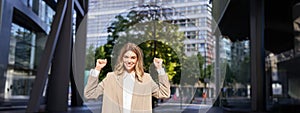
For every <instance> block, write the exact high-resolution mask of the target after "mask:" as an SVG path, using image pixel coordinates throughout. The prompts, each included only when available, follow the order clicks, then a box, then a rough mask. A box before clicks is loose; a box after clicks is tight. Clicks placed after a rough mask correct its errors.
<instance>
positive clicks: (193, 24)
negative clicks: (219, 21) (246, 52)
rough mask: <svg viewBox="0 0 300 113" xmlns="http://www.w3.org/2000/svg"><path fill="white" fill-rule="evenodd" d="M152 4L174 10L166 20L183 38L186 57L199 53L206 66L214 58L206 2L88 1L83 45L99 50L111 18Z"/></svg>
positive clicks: (189, 0) (207, 1)
mask: <svg viewBox="0 0 300 113" xmlns="http://www.w3.org/2000/svg"><path fill="white" fill-rule="evenodd" d="M150 2H156V4H157V5H160V6H163V7H168V8H172V9H174V10H173V12H172V13H170V14H168V15H167V16H168V17H167V20H168V21H174V24H176V25H178V26H179V31H180V32H183V33H184V34H185V37H186V38H187V39H186V40H185V41H184V44H185V53H186V55H188V56H190V55H193V54H197V53H198V52H200V53H201V55H202V56H206V57H205V58H206V62H207V64H211V63H212V62H213V59H214V40H215V39H213V37H212V30H211V23H212V21H213V19H212V16H211V4H209V0H110V1H104V0H103V1H101V0H91V1H90V4H89V6H90V7H89V14H88V17H89V20H88V35H87V37H88V40H87V46H90V45H94V47H99V46H101V45H104V44H106V42H107V36H108V34H107V27H108V26H109V24H110V23H111V22H112V21H113V20H114V17H115V16H116V15H118V14H121V13H123V12H125V11H128V10H130V8H132V7H136V6H138V5H140V4H147V3H148V4H149V3H150Z"/></svg>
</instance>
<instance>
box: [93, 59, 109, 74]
mask: <svg viewBox="0 0 300 113" xmlns="http://www.w3.org/2000/svg"><path fill="white" fill-rule="evenodd" d="M106 63H107V60H106V59H97V61H96V67H95V69H96V70H98V71H101V69H102V68H103V67H104V66H105V65H106Z"/></svg>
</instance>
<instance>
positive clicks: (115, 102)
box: [84, 72, 170, 113]
mask: <svg viewBox="0 0 300 113" xmlns="http://www.w3.org/2000/svg"><path fill="white" fill-rule="evenodd" d="M123 75H124V74H123ZM123 75H116V74H115V73H113V72H110V73H108V74H107V75H106V77H105V78H104V79H103V80H102V81H101V82H100V83H99V82H98V78H97V77H93V76H89V77H88V81H87V84H86V86H85V89H84V96H85V98H87V99H98V98H99V96H100V95H102V94H103V103H102V113H123V107H122V106H123V89H122V87H123ZM158 78H159V83H158V84H157V83H156V82H154V81H153V79H152V78H151V76H150V74H148V73H145V74H144V76H143V77H142V81H138V80H137V78H136V80H135V83H134V89H133V94H132V101H131V113H152V96H154V97H156V98H169V97H170V83H169V80H168V76H167V75H159V77H158Z"/></svg>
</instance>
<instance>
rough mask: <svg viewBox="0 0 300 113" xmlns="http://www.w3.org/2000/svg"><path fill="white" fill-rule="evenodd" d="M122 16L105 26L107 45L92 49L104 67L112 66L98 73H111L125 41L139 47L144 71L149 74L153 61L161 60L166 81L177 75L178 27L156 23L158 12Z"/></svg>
mask: <svg viewBox="0 0 300 113" xmlns="http://www.w3.org/2000/svg"><path fill="white" fill-rule="evenodd" d="M146 13H149V12H146ZM123 15H124V14H120V15H117V16H116V17H115V19H116V20H115V21H114V22H112V24H111V25H110V26H109V27H108V33H109V34H110V35H109V36H108V42H107V44H105V45H104V46H101V47H99V48H97V50H96V58H106V59H108V64H112V65H110V66H108V67H106V68H107V69H106V70H103V71H102V73H101V74H102V76H104V75H106V73H107V72H109V71H112V66H113V65H114V64H115V61H116V58H117V56H118V53H119V51H120V48H121V47H122V46H123V45H124V44H125V43H126V42H131V43H136V44H139V47H140V48H141V49H142V50H143V53H144V63H145V71H146V72H150V70H149V69H150V68H151V64H152V61H153V58H154V57H159V58H162V59H163V60H164V65H165V69H166V71H167V72H168V75H169V78H170V79H172V78H173V77H175V76H180V65H181V64H180V58H181V57H182V56H183V55H184V54H183V43H182V42H183V40H184V34H183V33H182V32H178V26H175V25H173V24H171V23H169V22H165V21H160V20H159V19H160V18H162V15H161V14H159V13H158V12H156V13H151V14H145V12H144V11H136V10H132V11H130V12H129V13H128V14H127V15H126V16H123ZM172 80H173V79H172ZM174 80H178V79H174ZM174 83H179V82H178V81H174Z"/></svg>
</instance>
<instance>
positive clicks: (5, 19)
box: [0, 0, 13, 103]
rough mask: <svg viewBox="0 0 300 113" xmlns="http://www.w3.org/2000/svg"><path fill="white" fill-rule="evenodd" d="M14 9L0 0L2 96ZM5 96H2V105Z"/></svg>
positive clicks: (0, 98)
mask: <svg viewBox="0 0 300 113" xmlns="http://www.w3.org/2000/svg"><path fill="white" fill-rule="evenodd" d="M12 17H13V7H12V5H11V4H10V2H8V1H7V0H0V89H1V90H0V94H4V92H5V90H6V89H5V81H6V77H5V73H6V71H7V65H8V54H9V48H10V46H9V43H10V33H11V32H10V30H11V26H12V24H11V23H12ZM3 100H4V95H1V96H0V103H1V101H3Z"/></svg>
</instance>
